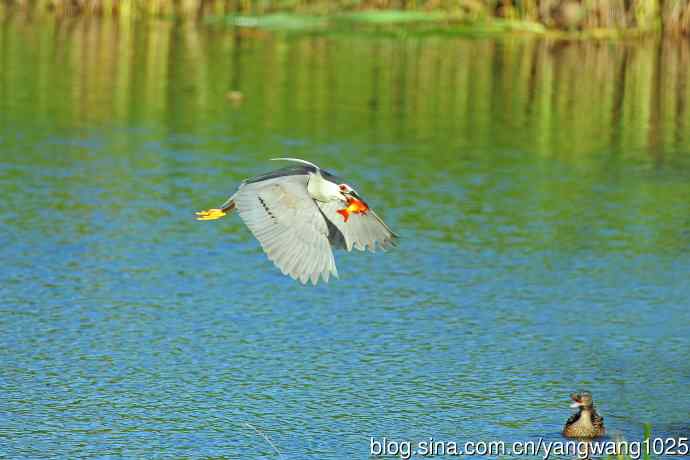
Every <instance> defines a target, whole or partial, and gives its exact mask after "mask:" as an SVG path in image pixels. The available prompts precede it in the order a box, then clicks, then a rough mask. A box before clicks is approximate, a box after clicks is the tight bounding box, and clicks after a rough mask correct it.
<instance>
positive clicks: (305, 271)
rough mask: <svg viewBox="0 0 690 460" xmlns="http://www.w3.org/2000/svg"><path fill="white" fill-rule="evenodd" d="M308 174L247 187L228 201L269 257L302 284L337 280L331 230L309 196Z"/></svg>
mask: <svg viewBox="0 0 690 460" xmlns="http://www.w3.org/2000/svg"><path fill="white" fill-rule="evenodd" d="M308 180H309V176H307V175H292V176H284V177H276V178H272V179H268V180H263V181H261V182H254V183H245V184H243V185H242V186H241V187H240V189H239V190H238V191H237V193H236V194H235V195H234V196H233V197H232V200H234V202H235V204H236V205H237V210H238V212H239V214H240V217H242V220H243V221H244V223H245V224H246V225H247V227H249V230H251V232H252V233H253V234H254V236H255V237H256V239H257V240H259V243H261V247H262V248H263V250H264V252H265V253H266V255H267V256H268V258H269V259H270V260H271V261H273V263H274V264H275V265H276V267H278V268H279V269H280V270H281V271H282V272H283V273H284V274H286V275H290V276H291V277H292V278H294V279H296V280H297V279H298V280H299V281H301V282H302V283H303V284H304V283H306V282H307V281H309V280H311V282H312V284H316V283H317V282H318V281H319V278H320V277H323V279H324V280H325V281H328V278H329V277H330V275H331V274H332V275H334V276H336V277H337V276H338V271H337V269H336V267H335V260H334V258H333V251H332V250H331V246H330V243H329V240H328V235H329V226H328V224H327V223H326V220H325V218H324V217H323V215H322V214H321V212H320V211H319V208H318V207H317V206H316V204H315V203H314V200H313V199H312V197H311V196H309V193H308V192H307V181H308Z"/></svg>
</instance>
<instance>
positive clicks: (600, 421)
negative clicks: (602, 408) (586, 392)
mask: <svg viewBox="0 0 690 460" xmlns="http://www.w3.org/2000/svg"><path fill="white" fill-rule="evenodd" d="M592 425H594V426H595V427H597V428H599V429H601V428H603V427H604V417H602V416H601V415H599V413H598V412H597V411H592Z"/></svg>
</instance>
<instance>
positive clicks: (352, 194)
mask: <svg viewBox="0 0 690 460" xmlns="http://www.w3.org/2000/svg"><path fill="white" fill-rule="evenodd" d="M338 188H339V189H340V194H341V195H342V197H343V201H345V202H346V203H350V202H352V201H359V202H361V203H362V204H364V205H365V206H367V204H366V203H365V202H364V200H363V199H362V198H360V196H359V195H358V194H357V191H356V190H355V189H353V188H352V187H350V186H349V185H347V184H338ZM367 207H368V206H367Z"/></svg>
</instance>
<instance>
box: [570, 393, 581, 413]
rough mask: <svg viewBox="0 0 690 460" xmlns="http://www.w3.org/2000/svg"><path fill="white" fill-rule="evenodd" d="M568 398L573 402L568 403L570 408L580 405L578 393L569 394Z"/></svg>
mask: <svg viewBox="0 0 690 460" xmlns="http://www.w3.org/2000/svg"><path fill="white" fill-rule="evenodd" d="M570 399H572V400H573V403H572V404H570V408H571V409H577V408H578V407H582V402H581V401H580V394H579V393H573V394H571V395H570Z"/></svg>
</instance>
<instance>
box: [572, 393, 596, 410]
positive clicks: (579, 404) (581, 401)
mask: <svg viewBox="0 0 690 460" xmlns="http://www.w3.org/2000/svg"><path fill="white" fill-rule="evenodd" d="M570 399H572V400H573V403H572V404H571V405H570V407H572V408H573V409H587V408H590V407H592V405H593V404H594V403H593V401H592V393H590V392H589V391H579V392H577V393H573V394H571V395H570Z"/></svg>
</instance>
